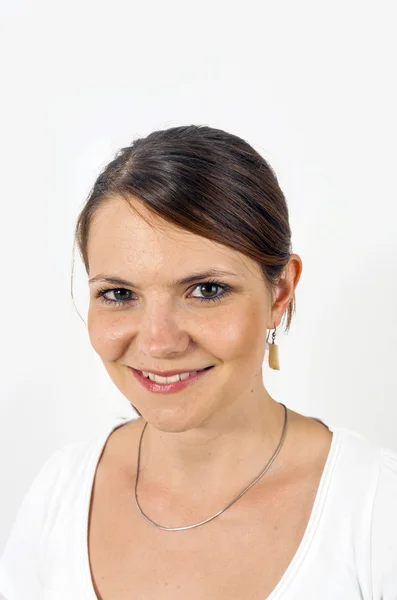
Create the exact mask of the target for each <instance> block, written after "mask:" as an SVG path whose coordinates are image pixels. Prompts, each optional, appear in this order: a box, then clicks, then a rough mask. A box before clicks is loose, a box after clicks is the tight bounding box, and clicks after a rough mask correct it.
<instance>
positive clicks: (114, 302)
mask: <svg viewBox="0 0 397 600" xmlns="http://www.w3.org/2000/svg"><path fill="white" fill-rule="evenodd" d="M208 283H211V284H212V285H215V286H217V287H220V288H222V290H223V291H222V293H221V294H219V296H216V297H215V298H195V300H199V301H200V302H218V301H220V300H223V298H224V297H225V296H227V295H228V294H230V293H231V291H232V289H231V288H230V287H229V286H228V285H226V284H224V283H219V282H218V281H215V280H208V281H204V282H202V283H198V284H197V285H195V286H194V288H193V289H196V288H197V287H200V286H203V285H206V284H208ZM120 290H126V288H107V287H103V288H100V289H98V290H97V291H96V293H95V298H99V300H100V302H103V303H104V304H111V305H113V306H122V305H126V304H129V303H130V302H133V299H131V298H129V299H128V300H108V298H105V294H106V293H108V292H115V291H120ZM126 291H131V290H126Z"/></svg>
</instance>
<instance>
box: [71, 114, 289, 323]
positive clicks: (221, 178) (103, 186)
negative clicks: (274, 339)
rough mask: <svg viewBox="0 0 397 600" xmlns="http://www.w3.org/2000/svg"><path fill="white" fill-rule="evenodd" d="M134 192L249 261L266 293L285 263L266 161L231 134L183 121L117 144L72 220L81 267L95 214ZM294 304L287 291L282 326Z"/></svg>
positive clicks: (283, 209)
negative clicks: (120, 145)
mask: <svg viewBox="0 0 397 600" xmlns="http://www.w3.org/2000/svg"><path fill="white" fill-rule="evenodd" d="M134 196H135V197H137V198H138V199H139V200H140V201H141V202H142V203H143V204H144V205H145V206H146V208H147V209H149V210H150V211H151V212H152V213H154V214H156V215H158V216H159V217H161V218H163V219H165V220H166V221H168V222H169V223H172V224H174V225H175V226H178V227H181V228H183V229H185V230H188V231H190V232H192V233H194V234H196V235H199V236H202V237H205V238H207V239H210V240H212V241H215V242H219V243H221V244H223V245H225V246H228V247H229V248H233V249H235V250H237V251H239V252H241V253H243V254H245V255H246V256H248V257H250V258H251V259H253V260H255V261H256V262H257V263H258V264H259V266H260V268H261V271H262V274H263V277H264V281H265V283H266V285H267V287H268V289H269V291H270V292H272V290H273V289H274V286H275V284H276V283H277V282H278V280H279V278H280V277H281V274H282V272H283V270H284V267H285V266H286V265H287V263H288V262H289V258H290V253H291V252H292V247H291V230H290V226H289V214H288V208H287V203H286V200H285V197H284V194H283V192H282V191H281V189H280V186H279V184H278V181H277V178H276V175H275V173H274V171H273V170H272V168H271V167H270V165H269V164H268V163H267V162H266V160H265V159H264V158H262V157H261V156H260V154H259V153H258V152H257V151H256V150H254V149H253V148H252V147H251V146H250V145H249V144H248V143H247V142H246V141H244V140H243V139H241V138H239V137H237V136H236V135H232V134H230V133H227V132H225V131H223V130H221V129H214V128H212V127H208V126H204V125H186V126H180V127H171V128H169V129H164V130H159V131H154V132H152V133H150V134H149V135H148V136H146V137H144V138H138V139H136V140H135V141H133V143H132V144H131V146H127V147H125V148H121V149H120V150H119V151H118V152H117V153H116V156H115V158H114V159H113V160H112V161H111V162H110V163H109V164H108V165H107V166H106V167H105V168H104V169H103V170H102V172H101V173H100V174H99V176H98V178H97V180H96V181H95V183H94V186H93V188H92V189H91V191H90V193H89V195H88V199H87V200H86V202H85V204H84V207H83V209H82V210H81V212H80V214H79V216H78V220H77V223H76V229H75V238H74V239H75V242H77V246H78V249H79V253H80V256H81V258H82V260H83V263H84V265H85V269H86V272H87V273H88V255H87V243H88V235H89V230H90V224H91V221H92V218H93V216H94V214H95V212H96V211H97V210H98V208H99V207H100V206H101V205H102V204H103V203H104V202H106V200H107V199H109V198H111V197H120V198H122V199H124V200H125V201H127V202H128V203H129V204H130V206H131V207H132V208H134V206H133V203H132V199H133V197H134ZM72 277H73V276H72ZM295 310H296V299H295V294H294V295H293V298H292V300H291V302H290V304H289V306H288V310H287V311H286V314H287V324H286V328H285V331H286V332H287V331H288V330H289V328H290V324H291V318H292V315H293V313H294V312H295Z"/></svg>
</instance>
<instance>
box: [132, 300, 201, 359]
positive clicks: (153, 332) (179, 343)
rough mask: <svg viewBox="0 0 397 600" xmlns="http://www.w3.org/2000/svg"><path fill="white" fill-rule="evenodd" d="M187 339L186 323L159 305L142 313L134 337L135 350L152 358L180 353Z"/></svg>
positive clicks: (185, 346)
mask: <svg viewBox="0 0 397 600" xmlns="http://www.w3.org/2000/svg"><path fill="white" fill-rule="evenodd" d="M189 341H190V335H189V333H188V329H187V327H186V323H185V322H183V323H182V322H181V319H178V317H177V315H175V314H173V313H171V312H170V311H169V310H167V309H165V308H162V307H161V306H160V307H156V308H155V309H154V310H151V311H147V312H146V313H145V315H142V319H141V320H140V321H139V325H138V331H137V333H136V337H135V343H136V349H137V351H138V352H141V353H142V354H144V355H147V356H151V357H153V358H156V357H158V358H161V357H164V356H168V355H170V354H174V353H176V354H181V353H183V352H184V351H185V350H186V348H187V347H188V345H189Z"/></svg>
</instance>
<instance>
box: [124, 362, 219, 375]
mask: <svg viewBox="0 0 397 600" xmlns="http://www.w3.org/2000/svg"><path fill="white" fill-rule="evenodd" d="M209 366H212V365H209ZM131 369H133V370H134V371H138V370H139V371H145V373H153V375H160V377H172V375H179V373H193V371H202V370H203V369H208V367H202V368H201V369H185V370H182V369H179V370H177V371H154V370H153V369H134V368H133V367H131Z"/></svg>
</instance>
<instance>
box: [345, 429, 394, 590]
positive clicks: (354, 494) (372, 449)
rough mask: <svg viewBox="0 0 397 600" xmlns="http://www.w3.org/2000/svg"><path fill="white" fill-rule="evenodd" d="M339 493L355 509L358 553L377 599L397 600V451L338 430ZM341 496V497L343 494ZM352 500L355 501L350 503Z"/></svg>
mask: <svg viewBox="0 0 397 600" xmlns="http://www.w3.org/2000/svg"><path fill="white" fill-rule="evenodd" d="M334 435H336V436H337V438H338V440H339V443H338V446H339V452H340V456H339V463H340V465H339V469H340V472H341V473H342V477H341V479H340V483H341V484H340V485H339V486H338V490H339V493H340V495H341V496H342V495H343V496H344V501H345V502H346V501H347V502H348V503H349V504H351V506H353V505H355V506H356V509H357V510H356V511H355V513H354V515H352V519H353V520H354V521H355V522H356V525H357V527H356V528H355V531H356V535H357V539H359V540H360V548H357V552H358V553H360V555H362V556H365V562H366V564H367V565H368V576H369V579H370V584H371V587H372V598H373V599H374V600H395V599H396V598H397V596H396V593H397V452H396V451H395V450H392V449H388V448H384V447H381V446H379V445H377V444H375V443H373V442H372V441H370V440H368V439H367V438H366V437H364V436H363V435H361V434H359V433H357V432H356V431H351V430H349V429H342V428H338V429H336V430H335V432H334ZM342 492H343V493H342ZM351 498H353V501H351Z"/></svg>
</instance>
